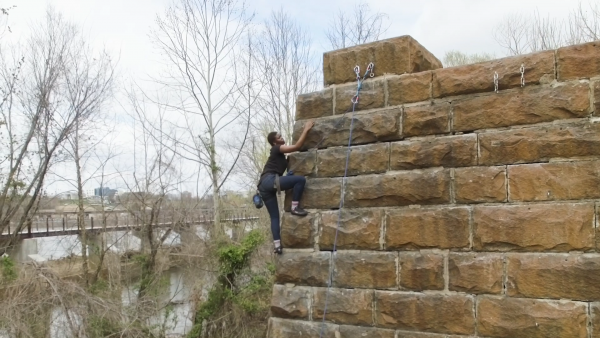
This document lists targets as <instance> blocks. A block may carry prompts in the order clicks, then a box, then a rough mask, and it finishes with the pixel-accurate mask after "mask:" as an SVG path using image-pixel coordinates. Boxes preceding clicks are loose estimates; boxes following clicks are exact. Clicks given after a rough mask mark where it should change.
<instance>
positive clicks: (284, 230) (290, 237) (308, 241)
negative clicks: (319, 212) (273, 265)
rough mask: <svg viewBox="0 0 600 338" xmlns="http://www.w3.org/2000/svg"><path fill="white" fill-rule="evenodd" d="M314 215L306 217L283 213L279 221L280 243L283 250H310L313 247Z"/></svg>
mask: <svg viewBox="0 0 600 338" xmlns="http://www.w3.org/2000/svg"><path fill="white" fill-rule="evenodd" d="M313 222H315V214H313V213H311V214H308V216H306V217H297V216H292V215H291V214H290V213H285V214H284V215H283V218H282V221H281V232H280V233H281V242H282V245H283V247H284V248H298V249H301V248H312V247H313V246H314V243H315V241H314V238H315V232H314V228H315V227H314V226H313Z"/></svg>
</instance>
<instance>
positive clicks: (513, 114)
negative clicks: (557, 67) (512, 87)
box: [453, 83, 591, 131]
mask: <svg viewBox="0 0 600 338" xmlns="http://www.w3.org/2000/svg"><path fill="white" fill-rule="evenodd" d="M589 90H590V87H589V84H587V83H577V84H564V85H558V86H553V87H525V88H524V89H523V90H518V91H509V92H500V93H498V94H496V93H491V94H490V95H486V96H479V97H472V98H466V99H464V100H458V101H455V102H453V107H454V128H453V129H454V130H455V131H471V130H477V129H485V128H499V127H508V126H515V125H523V124H534V123H540V122H550V121H554V120H561V119H571V118H579V117H586V116H587V115H589V113H590V111H591V109H590V99H589Z"/></svg>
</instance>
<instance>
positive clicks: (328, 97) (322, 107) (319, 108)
mask: <svg viewBox="0 0 600 338" xmlns="http://www.w3.org/2000/svg"><path fill="white" fill-rule="evenodd" d="M330 115H333V89H332V88H325V89H323V90H321V91H318V92H314V93H306V94H300V95H298V97H297V98H296V120H305V119H313V118H318V117H323V116H330Z"/></svg>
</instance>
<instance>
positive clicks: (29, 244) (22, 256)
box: [7, 238, 38, 263]
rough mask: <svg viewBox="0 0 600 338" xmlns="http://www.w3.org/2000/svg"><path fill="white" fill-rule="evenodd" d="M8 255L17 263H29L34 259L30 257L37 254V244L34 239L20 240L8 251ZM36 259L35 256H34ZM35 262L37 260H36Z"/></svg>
mask: <svg viewBox="0 0 600 338" xmlns="http://www.w3.org/2000/svg"><path fill="white" fill-rule="evenodd" d="M7 253H8V255H9V256H10V257H12V259H13V260H14V261H16V262H19V263H24V262H29V261H31V260H32V259H34V258H31V257H30V256H32V255H37V254H38V243H37V239H35V238H25V239H21V240H19V241H18V242H17V244H15V245H14V246H13V247H12V248H11V249H9V250H8V252H7ZM34 257H36V256H34ZM36 260H37V259H36Z"/></svg>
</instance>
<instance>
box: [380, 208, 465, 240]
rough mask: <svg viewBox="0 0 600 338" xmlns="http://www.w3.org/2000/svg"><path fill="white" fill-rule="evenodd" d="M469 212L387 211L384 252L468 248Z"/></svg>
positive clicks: (450, 209)
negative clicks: (386, 250)
mask: <svg viewBox="0 0 600 338" xmlns="http://www.w3.org/2000/svg"><path fill="white" fill-rule="evenodd" d="M469 217H470V216H469V209H467V208H456V207H443V208H440V207H436V208H427V209H420V208H419V209H412V208H404V209H397V210H389V211H388V212H387V215H386V224H387V225H386V234H385V247H386V249H388V250H398V249H402V250H406V249H409V250H411V249H412V250H414V249H425V248H440V249H459V248H468V247H469Z"/></svg>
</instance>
